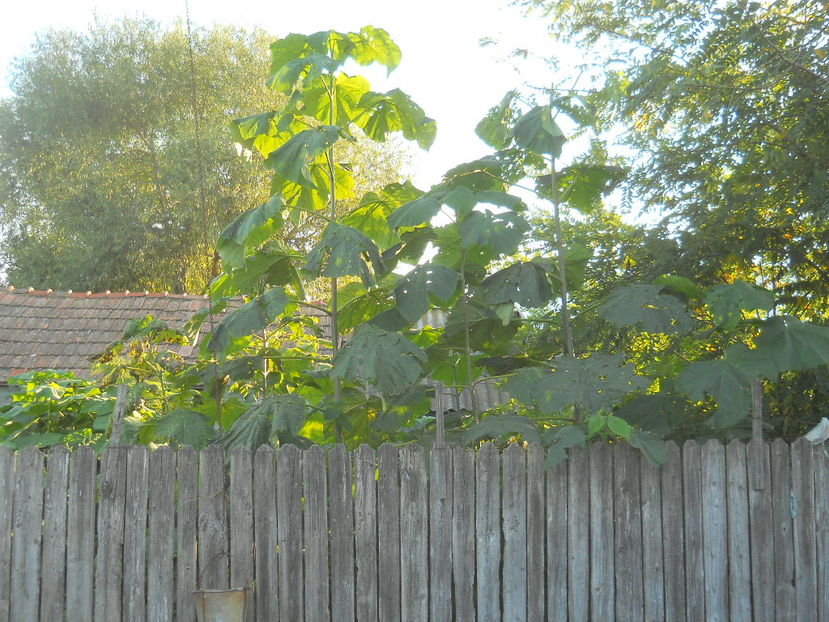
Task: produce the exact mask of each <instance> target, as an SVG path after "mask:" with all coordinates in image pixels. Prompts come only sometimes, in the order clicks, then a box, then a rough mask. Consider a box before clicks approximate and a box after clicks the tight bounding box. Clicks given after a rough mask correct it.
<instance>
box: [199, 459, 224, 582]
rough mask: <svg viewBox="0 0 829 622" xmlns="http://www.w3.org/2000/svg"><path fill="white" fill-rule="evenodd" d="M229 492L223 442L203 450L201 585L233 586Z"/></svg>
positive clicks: (200, 527)
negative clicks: (227, 495)
mask: <svg viewBox="0 0 829 622" xmlns="http://www.w3.org/2000/svg"><path fill="white" fill-rule="evenodd" d="M225 495H226V493H225V455H224V450H223V449H222V447H221V446H220V445H212V446H210V447H208V448H207V449H203V450H202V451H201V452H200V453H199V535H198V538H199V546H198V569H199V570H198V577H197V584H198V588H199V589H207V590H226V589H227V588H228V587H230V581H229V579H230V577H229V576H228V566H229V553H230V550H229V543H228V530H227V511H226V496H225Z"/></svg>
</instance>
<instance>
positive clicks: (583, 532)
mask: <svg viewBox="0 0 829 622" xmlns="http://www.w3.org/2000/svg"><path fill="white" fill-rule="evenodd" d="M567 480H568V487H567V511H568V516H569V520H568V521H567V523H566V524H567V561H568V563H567V584H568V585H567V604H568V609H569V612H570V620H572V621H573V622H581V621H582V620H587V619H588V617H587V616H588V612H589V611H590V587H591V586H590V519H589V518H588V517H589V516H590V462H589V458H588V455H587V450H586V449H571V450H570V452H569V457H568V460H567Z"/></svg>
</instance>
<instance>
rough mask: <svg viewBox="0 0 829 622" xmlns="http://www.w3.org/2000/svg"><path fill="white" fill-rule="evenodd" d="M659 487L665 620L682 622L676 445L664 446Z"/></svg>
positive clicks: (679, 486)
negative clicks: (664, 455)
mask: <svg viewBox="0 0 829 622" xmlns="http://www.w3.org/2000/svg"><path fill="white" fill-rule="evenodd" d="M666 451H667V454H668V460H667V462H666V463H665V464H664V465H662V468H661V469H660V479H661V484H662V491H661V492H662V539H663V547H662V555H663V559H664V568H665V570H664V574H665V619H666V620H676V622H685V529H684V520H683V519H684V511H683V494H682V456H681V454H680V450H679V447H678V446H677V445H676V443H673V442H669V443H666Z"/></svg>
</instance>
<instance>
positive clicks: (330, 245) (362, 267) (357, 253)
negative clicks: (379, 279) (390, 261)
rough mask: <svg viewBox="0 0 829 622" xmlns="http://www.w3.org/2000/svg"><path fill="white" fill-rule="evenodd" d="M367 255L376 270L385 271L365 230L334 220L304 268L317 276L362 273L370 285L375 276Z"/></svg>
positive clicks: (377, 252) (377, 271)
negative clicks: (372, 273) (372, 274)
mask: <svg viewBox="0 0 829 622" xmlns="http://www.w3.org/2000/svg"><path fill="white" fill-rule="evenodd" d="M364 256H366V257H367V258H368V261H369V262H370V263H371V265H372V267H373V268H374V271H375V272H376V273H382V272H383V260H382V258H381V257H380V251H379V250H378V249H377V246H376V245H375V244H374V242H372V241H371V240H370V239H369V238H368V236H366V234H364V233H363V232H362V231H358V230H357V229H354V228H353V227H347V226H345V225H341V224H339V223H336V222H334V223H331V224H330V225H328V226H327V227H326V228H325V231H323V234H322V237H321V238H320V241H319V242H317V244H316V245H315V246H314V248H313V249H311V252H310V253H308V260H307V262H306V264H305V267H304V268H303V269H304V270H305V271H306V272H308V273H310V274H312V275H314V276H329V277H341V276H348V275H354V276H359V277H360V278H361V279H362V280H363V284H364V285H365V286H366V287H369V286H370V285H371V283H372V276H371V272H370V270H369V267H368V263H366V260H365V259H364V258H363V257H364Z"/></svg>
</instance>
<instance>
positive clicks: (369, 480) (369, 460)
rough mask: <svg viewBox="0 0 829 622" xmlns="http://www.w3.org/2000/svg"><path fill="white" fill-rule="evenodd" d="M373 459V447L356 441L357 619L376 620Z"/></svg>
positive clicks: (365, 621) (375, 510) (375, 534)
mask: <svg viewBox="0 0 829 622" xmlns="http://www.w3.org/2000/svg"><path fill="white" fill-rule="evenodd" d="M376 470H377V461H376V456H375V454H374V450H373V449H372V448H371V447H369V446H368V445H360V447H358V448H357V451H356V452H355V453H354V476H355V490H354V493H355V494H354V547H355V555H354V560H355V562H356V566H357V594H356V608H357V609H356V613H357V618H356V619H357V622H378V619H379V618H378V609H377V606H378V589H377V480H376V478H375V473H376Z"/></svg>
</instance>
